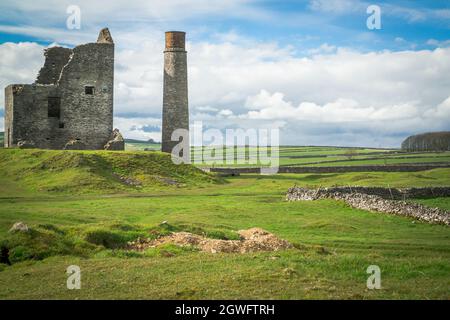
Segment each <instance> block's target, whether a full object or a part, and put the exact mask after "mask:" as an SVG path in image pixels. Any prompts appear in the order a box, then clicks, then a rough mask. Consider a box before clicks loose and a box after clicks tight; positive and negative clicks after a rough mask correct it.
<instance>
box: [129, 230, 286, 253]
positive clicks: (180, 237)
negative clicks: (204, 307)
mask: <svg viewBox="0 0 450 320" xmlns="http://www.w3.org/2000/svg"><path fill="white" fill-rule="evenodd" d="M238 233H239V235H240V237H241V239H240V240H218V239H211V238H205V237H202V236H199V235H196V234H192V233H189V232H175V233H172V234H170V235H167V236H162V237H160V238H158V239H155V240H151V239H143V238H139V239H137V240H136V241H132V242H129V243H128V249H129V250H139V251H141V250H145V249H147V248H156V247H158V246H160V245H163V244H168V243H170V244H175V245H178V246H193V247H196V248H198V249H200V250H201V251H204V252H210V253H219V252H225V253H247V252H256V251H278V250H283V249H289V248H292V244H290V243H289V242H288V241H286V240H283V239H280V238H278V237H276V236H275V235H274V234H272V233H270V232H267V231H265V230H263V229H260V228H251V229H248V230H241V231H238Z"/></svg>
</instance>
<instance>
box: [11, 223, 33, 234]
mask: <svg viewBox="0 0 450 320" xmlns="http://www.w3.org/2000/svg"><path fill="white" fill-rule="evenodd" d="M29 230H30V229H29V228H28V226H27V225H26V224H25V223H23V222H21V221H19V222H16V223H14V224H13V226H12V227H11V229H9V232H28V231H29Z"/></svg>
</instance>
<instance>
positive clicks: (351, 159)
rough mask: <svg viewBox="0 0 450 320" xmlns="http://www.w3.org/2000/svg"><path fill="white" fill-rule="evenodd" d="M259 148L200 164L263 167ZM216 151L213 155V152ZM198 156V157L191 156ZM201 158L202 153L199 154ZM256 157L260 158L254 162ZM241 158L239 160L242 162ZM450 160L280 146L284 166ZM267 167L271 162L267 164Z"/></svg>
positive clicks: (448, 156)
mask: <svg viewBox="0 0 450 320" xmlns="http://www.w3.org/2000/svg"><path fill="white" fill-rule="evenodd" d="M193 149H194V150H193V151H192V152H191V154H193V155H195V154H197V155H198V154H200V155H201V152H200V148H193ZM256 151H257V149H256V148H248V147H247V148H245V147H238V148H224V149H223V151H221V154H222V155H223V157H224V158H226V159H228V158H227V156H226V155H227V152H228V154H231V155H232V158H233V159H234V163H230V162H229V161H227V162H226V163H223V161H220V162H216V163H214V161H210V162H203V163H196V165H198V166H199V167H259V166H262V164H261V163H260V162H259V161H258V159H257V158H256V157H255V156H253V158H252V156H250V154H251V153H253V154H256ZM211 154H212V155H211ZM208 155H211V156H209V157H210V158H214V156H215V153H212V152H211V151H209V152H208V151H204V153H203V157H204V158H203V159H207V156H208ZM191 158H192V159H195V157H194V156H192V157H191ZM197 159H199V158H198V156H197ZM251 159H256V161H253V162H252V161H250V160H251ZM238 160H239V162H238ZM433 162H435V163H450V151H448V152H422V153H414V152H404V151H402V150H399V149H367V148H342V147H320V146H317V147H300V146H299V147H291V146H289V147H288V146H282V147H280V149H279V165H280V166H347V165H349V166H350V165H351V166H357V165H389V164H402V163H404V164H411V163H433ZM263 166H267V165H263Z"/></svg>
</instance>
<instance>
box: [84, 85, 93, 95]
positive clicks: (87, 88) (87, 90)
mask: <svg viewBox="0 0 450 320" xmlns="http://www.w3.org/2000/svg"><path fill="white" fill-rule="evenodd" d="M84 93H85V94H94V87H92V86H85V87H84Z"/></svg>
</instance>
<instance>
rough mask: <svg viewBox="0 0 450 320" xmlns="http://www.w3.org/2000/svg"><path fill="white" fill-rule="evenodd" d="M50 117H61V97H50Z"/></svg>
mask: <svg viewBox="0 0 450 320" xmlns="http://www.w3.org/2000/svg"><path fill="white" fill-rule="evenodd" d="M48 117H49V118H58V119H59V118H60V117H61V98H60V97H48Z"/></svg>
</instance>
